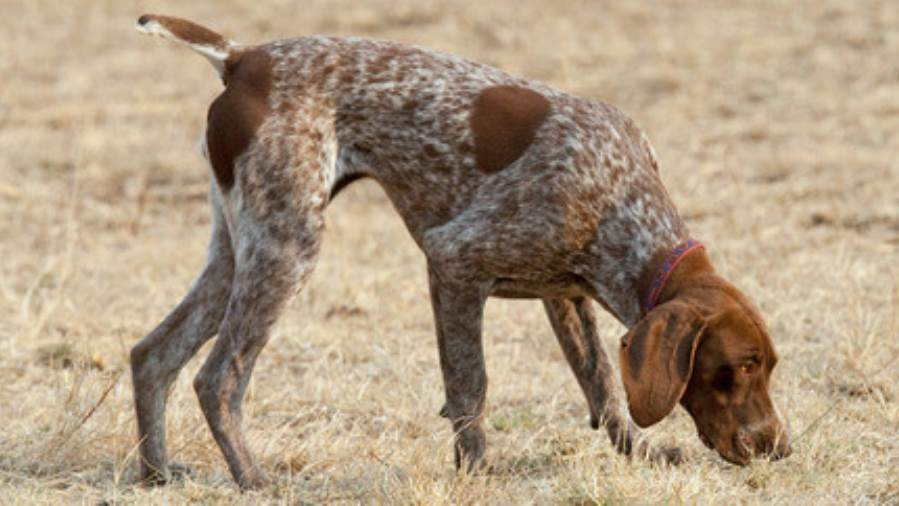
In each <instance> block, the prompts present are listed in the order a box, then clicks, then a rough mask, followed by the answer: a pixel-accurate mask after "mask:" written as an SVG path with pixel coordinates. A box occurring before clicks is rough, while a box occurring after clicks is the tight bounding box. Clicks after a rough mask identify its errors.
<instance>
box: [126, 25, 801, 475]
mask: <svg viewBox="0 0 899 506" xmlns="http://www.w3.org/2000/svg"><path fill="white" fill-rule="evenodd" d="M137 28H138V29H139V30H140V31H141V32H145V33H148V34H155V35H159V36H162V37H164V38H167V39H171V40H174V41H177V42H180V43H183V44H185V45H187V46H188V47H189V48H191V49H193V50H195V51H197V52H198V53H200V54H201V55H203V56H204V57H206V59H207V60H209V61H210V62H211V63H212V65H213V66H214V67H215V69H216V70H217V71H218V75H219V77H220V78H221V80H222V82H223V84H224V91H222V93H221V94H220V95H219V96H218V97H217V98H216V99H215V100H214V101H213V102H212V105H211V106H210V107H209V111H208V118H207V129H206V135H205V139H204V147H203V150H204V154H205V156H206V158H207V159H208V161H209V165H210V167H211V170H212V184H211V190H210V202H211V206H212V211H213V223H212V238H211V241H210V246H209V253H208V260H207V263H206V265H205V267H204V269H203V271H202V273H201V274H200V275H199V277H198V278H197V280H196V282H195V283H194V285H193V287H192V288H191V289H190V291H189V293H188V294H187V296H186V297H185V298H184V299H183V300H182V301H181V302H180V303H179V304H178V305H177V307H176V308H175V309H174V310H173V311H172V312H171V313H170V314H169V315H168V316H167V317H166V318H165V320H164V321H163V322H162V323H161V324H159V326H158V327H157V328H156V329H155V330H153V331H152V332H151V333H150V334H149V335H147V336H146V337H144V338H143V339H142V340H141V341H140V342H139V343H137V345H135V346H134V348H133V349H132V350H131V367H132V376H133V382H134V399H135V406H136V411H137V421H138V430H139V436H140V457H141V458H140V461H141V476H142V480H143V481H144V482H146V483H148V484H160V483H165V482H167V481H169V480H170V479H171V477H172V473H171V469H170V465H169V463H168V461H167V457H166V450H165V421H164V417H165V406H166V396H167V392H168V390H169V388H170V386H171V384H172V382H173V380H174V379H175V377H176V376H177V374H178V372H179V371H180V370H181V368H182V367H183V366H184V364H185V363H186V362H187V361H188V360H189V359H190V358H191V357H192V356H193V355H194V354H195V353H196V352H197V350H198V349H199V348H200V346H201V345H202V344H203V343H204V342H206V341H207V340H208V339H210V338H211V337H212V336H213V335H216V334H217V335H218V338H217V340H216V342H215V345H214V347H213V349H212V351H211V353H210V355H209V357H208V358H207V359H206V362H205V364H204V365H203V367H202V368H201V370H200V372H199V373H198V375H197V377H196V379H195V381H194V388H195V390H196V392H197V396H198V398H199V402H200V406H201V408H202V410H203V413H204V415H205V417H206V420H207V421H208V424H209V428H210V429H211V431H212V434H213V436H214V438H215V441H216V443H217V444H218V446H219V447H220V449H221V451H222V453H223V454H224V457H225V460H226V461H227V463H228V466H229V468H230V471H231V474H232V475H233V477H234V479H235V481H236V482H237V483H238V484H239V486H240V487H241V488H243V489H250V488H258V487H262V486H265V485H266V483H268V480H267V477H266V475H265V473H264V472H263V470H262V469H260V467H259V466H258V465H257V464H256V463H255V460H254V459H253V457H252V455H251V453H250V451H249V448H248V446H247V442H246V440H245V439H244V436H243V434H242V432H241V404H242V400H243V397H244V392H245V390H246V386H247V383H248V381H249V379H250V375H251V373H252V371H253V366H254V364H255V362H256V358H257V357H258V355H259V353H260V351H261V350H262V348H263V346H264V345H265V344H266V342H267V341H268V337H269V331H270V328H271V326H272V325H273V324H274V323H275V321H276V319H277V317H278V315H279V313H280V312H281V311H282V310H283V308H284V306H285V304H286V303H287V301H288V300H289V299H290V298H291V296H293V295H294V294H295V293H296V292H298V291H299V290H300V289H301V287H302V286H303V284H304V283H305V282H306V280H307V279H308V277H309V275H310V274H311V273H312V270H313V267H314V265H315V261H316V257H317V255H318V251H319V246H320V243H321V236H322V231H323V228H324V226H323V225H324V219H323V213H324V210H325V208H326V206H327V205H328V203H329V202H331V201H332V200H333V199H334V197H335V196H336V195H337V193H338V192H339V191H340V190H341V189H342V188H344V187H345V186H346V185H347V184H350V183H351V182H353V181H355V180H357V179H359V178H372V179H375V180H376V181H377V182H378V183H379V184H380V185H381V186H382V187H383V188H384V190H385V192H386V194H387V195H388V197H389V198H390V200H391V202H392V203H393V205H394V207H395V208H396V210H397V211H398V212H399V214H400V216H401V217H402V219H403V221H404V223H405V225H406V227H407V228H408V230H409V233H410V234H411V236H412V238H413V240H414V241H415V242H416V243H417V244H418V246H419V247H420V248H421V250H422V251H423V252H424V254H425V256H426V258H427V265H428V281H429V287H430V293H431V303H432V307H433V311H434V319H435V326H436V332H437V338H438V348H439V356H440V366H441V369H442V372H443V379H444V387H445V394H446V403H445V404H444V405H443V408H442V409H441V410H440V414H441V415H442V416H444V417H446V418H448V419H449V420H450V422H451V423H452V427H453V429H454V431H455V443H454V449H455V464H456V467H457V468H462V469H463V470H467V471H472V470H475V469H476V468H477V467H479V466H480V464H481V463H482V462H483V460H482V456H483V454H484V451H485V447H486V438H485V432H484V429H483V427H482V425H483V423H482V417H483V411H484V402H485V393H486V389H487V374H486V371H485V367H484V356H483V348H482V341H481V322H482V317H483V308H484V303H485V301H486V299H487V298H488V297H491V296H494V297H508V298H539V299H542V300H543V303H544V306H545V309H546V312H547V314H548V316H549V320H550V323H551V325H552V328H553V330H554V332H555V334H556V337H557V338H558V341H559V343H560V345H561V348H562V350H563V352H564V355H565V357H566V359H567V361H568V362H569V364H570V365H571V368H572V369H573V371H574V374H575V377H576V378H577V381H578V383H579V384H580V387H581V388H582V390H583V392H584V394H585V396H586V399H587V404H588V408H589V413H590V423H591V426H592V427H593V428H595V429H598V428H599V427H600V425H602V426H604V427H605V430H606V431H607V432H608V435H609V437H610V439H611V441H612V444H613V445H614V446H615V448H616V449H617V450H618V451H619V452H620V453H622V454H627V455H630V454H636V453H638V454H640V455H643V456H646V457H648V458H649V459H652V460H656V461H664V462H679V461H680V460H681V459H682V455H681V452H680V450H679V449H677V448H663V449H659V448H651V447H649V446H648V445H646V444H645V443H644V442H643V441H642V440H641V439H639V438H638V434H639V432H638V431H639V429H638V427H637V426H640V427H647V426H650V425H652V424H655V423H657V422H659V421H660V420H661V419H663V418H664V417H665V416H667V415H668V414H669V413H670V412H671V411H672V410H673V409H674V408H675V406H676V405H677V404H678V403H680V404H681V405H682V406H683V407H684V408H685V409H686V410H687V412H688V413H689V414H690V415H691V416H692V418H693V420H694V421H695V425H696V428H697V431H698V434H699V437H700V439H701V440H702V441H703V442H704V443H705V444H706V445H707V446H708V447H709V448H713V449H714V450H716V451H717V452H718V453H719V454H720V455H721V456H722V457H723V458H724V459H726V460H727V461H729V462H732V463H735V464H740V465H743V464H746V463H747V462H749V461H750V459H751V458H752V457H754V456H768V457H770V458H772V459H777V458H782V457H785V456H787V455H789V454H790V452H791V449H790V443H789V435H788V433H787V430H786V428H785V425H784V423H783V422H782V421H781V418H780V416H779V414H778V412H777V410H776V408H775V406H774V404H773V402H772V401H771V397H770V395H769V380H770V376H771V372H772V370H773V368H774V366H775V364H776V363H777V354H776V353H775V350H774V346H773V343H772V341H771V338H770V336H769V332H768V330H767V328H766V326H765V324H764V322H763V320H762V318H761V317H760V315H759V312H758V310H757V309H756V308H755V307H754V306H753V305H752V303H750V302H749V300H748V299H747V298H746V297H745V296H744V295H742V294H741V292H740V291H739V290H737V289H736V288H735V287H734V286H733V285H731V284H730V283H728V282H727V281H725V280H724V279H723V278H722V277H721V276H720V275H718V274H717V273H716V271H715V270H714V268H713V267H712V264H711V262H710V261H709V257H708V255H707V253H706V252H705V250H704V248H703V246H702V245H701V244H700V243H699V242H697V241H695V240H694V239H692V238H690V236H689V233H688V231H687V227H686V226H685V225H684V222H683V220H682V219H681V217H680V216H679V215H678V212H677V210H676V209H675V206H674V205H673V203H672V201H671V198H670V196H669V195H668V193H667V192H666V190H665V188H664V187H663V185H662V181H661V179H660V176H659V169H658V160H657V157H656V154H655V153H654V151H653V149H652V147H651V146H650V143H649V141H648V140H647V138H646V136H645V135H644V134H643V133H642V131H641V130H640V129H639V128H638V127H637V126H636V125H635V124H634V122H633V121H632V120H631V119H630V118H628V117H627V116H626V115H624V114H623V113H622V112H621V111H619V110H618V109H616V108H614V107H612V106H610V105H607V104H605V103H602V102H598V101H592V100H586V99H582V98H578V97H575V96H572V95H569V94H566V93H563V92H560V91H557V90H555V89H553V88H551V87H549V86H546V85H544V84H541V83H537V82H533V81H529V80H525V79H522V78H517V77H513V76H510V75H507V74H505V73H503V72H502V71H499V70H497V69H494V68H492V67H489V66H486V65H481V64H478V63H474V62H471V61H467V60H465V59H462V58H458V57H455V56H451V55H446V54H442V53H437V52H433V51H428V50H426V49H421V48H418V47H413V46H408V45H402V44H396V43H391V42H380V41H373V40H368V39H363V38H338V37H323V36H313V37H302V38H296V39H290V40H282V41H277V42H272V43H269V44H263V45H241V44H237V43H235V42H233V41H230V40H228V39H226V38H224V37H223V36H221V35H219V34H218V33H216V32H214V31H212V30H209V29H208V28H205V27H202V26H199V25H197V24H195V23H192V22H189V21H186V20H182V19H178V18H173V17H167V16H160V15H144V16H141V17H140V19H139V20H138V23H137ZM592 301H596V302H598V303H599V304H600V305H601V306H602V307H603V308H604V309H606V310H607V311H608V312H609V313H611V314H612V315H613V316H614V317H615V318H617V319H618V320H619V321H620V322H621V323H622V324H624V325H625V326H627V327H628V328H629V330H628V332H627V333H626V334H625V335H624V337H623V338H622V340H621V348H620V350H619V362H620V369H621V380H622V383H623V387H624V391H625V393H626V403H625V402H623V401H622V400H621V396H620V394H618V393H617V391H616V389H617V388H620V387H617V386H616V378H615V374H614V370H613V366H612V363H611V360H610V358H609V356H608V354H607V353H606V351H605V350H604V349H603V346H602V344H601V341H600V338H599V336H598V333H597V325H596V316H595V313H594V309H593V304H592ZM625 405H626V406H627V409H625ZM628 412H629V414H628Z"/></svg>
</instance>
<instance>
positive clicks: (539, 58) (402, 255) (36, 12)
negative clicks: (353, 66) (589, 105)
mask: <svg viewBox="0 0 899 506" xmlns="http://www.w3.org/2000/svg"><path fill="white" fill-rule="evenodd" d="M144 12H155V13H162V14H169V15H176V16H181V17H185V18H188V19H191V20H193V21H197V22H199V23H201V24H204V25H206V26H209V27H210V28H213V29H215V30H216V31H219V32H221V33H223V34H226V35H227V36H229V37H231V38H233V39H235V40H238V41H241V42H246V43H254V42H264V41H269V40H273V39H277V38H283V37H290V36H298V35H307V34H318V33H323V34H336V35H361V36H368V37H375V38H382V39H392V40H399V41H404V42H409V43H414V44H418V45H422V46H427V47H429V48H432V49H436V50H440V51H445V52H451V53H455V54H459V55H462V56H464V57H467V58H470V59H473V60H476V61H479V62H484V63H488V64H491V65H494V66H497V67H499V68H502V69H504V70H506V71H508V72H511V73H514V74H518V75H522V76H526V77H528V78H532V79H536V80H541V81H545V82H547V83H549V84H551V85H553V86H555V87H557V88H560V89H562V90H565V91H568V92H571V93H574V94H577V95H581V96H584V97H589V98H593V99H596V100H602V101H606V102H609V103H612V104H614V105H616V106H618V107H619V108H621V109H623V110H624V111H625V112H627V113H628V114H630V115H631V116H632V117H633V118H634V119H635V120H636V121H637V123H638V124H639V125H640V126H641V127H642V128H643V129H644V130H645V131H646V133H647V135H648V136H649V138H650V139H651V141H652V143H653V145H654V147H655V149H656V151H657V153H658V155H659V158H660V161H661V164H660V165H661V173H662V177H663V180H664V181H665V183H666V185H667V187H668V189H669V192H670V193H671V194H672V196H673V197H674V200H675V202H676V203H677V204H678V206H679V209H680V210H681V213H682V214H683V216H684V217H685V219H686V221H687V223H688V225H689V227H690V229H691V231H692V233H693V235H694V236H695V237H698V238H700V239H702V240H703V241H704V242H705V243H706V244H707V245H708V249H709V251H710V253H711V255H712V258H713V261H714V262H715V264H716V265H717V267H718V269H719V270H720V271H721V272H722V273H723V274H724V275H725V277H728V278H729V279H730V280H731V281H733V282H734V283H735V284H737V285H738V286H740V287H741V288H743V289H744V290H745V291H746V292H747V293H748V294H749V295H750V296H751V297H752V298H753V299H754V300H755V301H756V302H757V303H758V304H759V306H760V307H761V309H762V312H763V313H764V314H765V316H766V318H767V320H768V324H769V326H770V328H771V330H772V333H773V335H774V338H775V342H776V345H777V348H778V351H779V353H780V355H781V357H782V360H781V362H780V365H779V366H778V369H777V371H776V372H775V381H776V383H775V391H774V395H775V398H776V399H777V402H778V403H779V405H780V406H781V410H782V411H783V412H784V413H785V415H786V416H787V418H789V419H790V421H791V423H792V426H793V431H794V435H801V437H800V438H799V439H798V440H797V441H796V444H795V445H794V449H795V453H794V456H793V457H791V458H790V459H788V460H786V461H784V462H780V463H777V464H770V463H758V464H755V465H753V466H751V467H749V468H745V469H736V468H733V467H730V466H728V465H726V464H723V463H722V462H721V461H720V460H719V459H717V457H715V456H714V455H713V454H711V453H710V452H707V451H705V449H704V448H703V447H702V445H701V444H700V443H699V441H698V439H697V438H696V437H695V432H694V430H693V428H692V422H691V421H690V420H689V417H688V416H687V415H686V414H685V413H684V412H682V411H678V412H676V413H675V414H674V415H673V416H672V417H671V418H670V419H669V420H666V421H665V422H663V423H662V424H660V425H659V426H657V427H655V428H653V430H652V431H651V436H652V437H653V438H655V439H656V440H658V441H662V442H668V443H674V442H676V443H678V444H681V445H682V446H683V447H684V448H685V449H686V450H687V451H688V452H689V453H690V454H691V456H692V458H691V460H690V461H689V462H688V463H687V464H685V465H684V466H681V467H679V468H677V469H656V468H650V467H649V466H646V465H641V464H636V463H628V462H627V461H626V460H625V459H622V458H620V457H618V456H616V455H614V452H613V451H612V450H611V447H610V445H609V444H608V442H607V440H606V437H605V435H604V434H602V433H595V432H592V431H589V430H588V428H587V410H586V405H585V403H584V401H583V399H582V396H581V394H580V392H579V390H578V389H577V386H576V384H575V382H574V380H573V377H572V375H571V373H570V371H569V370H568V369H567V365H566V364H565V362H564V359H563V357H562V355H561V352H560V351H559V349H558V346H557V344H556V343H555V340H554V339H553V337H552V333H551V331H550V329H549V325H548V324H547V322H546V319H545V317H544V316H543V315H542V310H541V308H540V305H539V304H538V303H536V302H510V301H491V302H490V304H489V305H488V310H487V315H486V322H485V340H486V347H487V358H488V373H489V374H490V378H491V387H490V392H489V397H488V403H489V408H488V427H489V433H488V437H489V439H490V444H491V446H490V450H489V453H488V455H489V458H490V460H491V462H492V465H493V468H492V471H491V472H490V473H488V474H487V475H486V476H481V477H474V478H457V477H455V475H454V474H453V473H452V445H451V440H452V434H451V433H450V431H449V428H448V424H446V423H445V421H444V420H443V419H440V418H438V417H437V415H436V414H437V411H438V409H439V408H440V406H441V404H442V401H443V391H442V385H441V383H440V375H439V368H438V366H437V360H436V359H437V352H436V348H435V345H434V337H433V327H432V322H431V313H430V308H429V305H428V296H427V283H426V279H425V266H424V258H423V255H421V253H420V252H419V251H418V250H417V249H416V248H415V246H414V244H413V243H412V241H411V240H409V238H408V234H407V233H406V232H405V230H404V228H403V226H402V224H401V222H400V220H399V218H398V217H397V216H396V215H395V213H394V212H393V210H392V208H391V206H390V204H389V202H388V201H387V200H386V198H385V197H384V194H383V192H382V191H381V189H380V188H379V187H378V186H377V185H376V184H375V183H373V182H369V181H365V182H360V183H358V184H355V185H353V186H352V187H351V188H349V189H348V190H347V191H346V192H345V193H344V194H342V195H341V196H340V198H338V199H337V200H336V202H335V205H334V206H332V207H331V209H329V211H328V228H329V231H328V233H327V241H326V244H325V246H324V249H323V252H322V257H321V261H320V263H319V267H318V270H317V273H316V275H315V276H314V278H313V281H312V282H311V283H310V285H309V286H308V287H307V288H306V289H305V290H304V291H303V293H302V294H301V295H300V296H298V297H297V299H296V300H295V301H294V303H293V304H292V305H291V308H290V310H289V311H288V312H287V314H285V316H284V318H283V319H282V321H281V323H279V325H278V327H277V329H276V332H275V334H276V335H275V336H274V337H273V339H272V341H271V343H270V344H269V346H268V348H267V349H266V351H265V352H264V353H263V355H262V358H261V359H260V362H259V365H258V367H257V373H256V376H255V377H254V380H253V385H252V386H251V389H250V394H249V398H248V401H247V407H246V408H245V409H246V414H245V426H246V427H247V431H248V435H249V438H250V441H251V446H252V447H253V448H254V449H255V451H256V452H257V456H258V457H259V459H260V461H261V463H262V465H263V466H264V467H265V468H266V470H267V471H268V472H269V473H270V474H272V475H273V476H274V477H275V478H276V483H275V485H274V486H273V487H272V489H270V490H266V491H263V492H261V493H259V494H257V495H253V496H250V497H251V498H248V496H235V495H234V494H235V492H236V489H235V488H234V486H233V484H231V482H230V478H229V476H228V474H227V470H226V467H225V465H224V461H223V459H222V458H221V457H220V455H219V453H218V450H217V448H216V447H215V445H214V443H213V442H212V439H211V437H210V436H209V434H208V430H207V429H206V428H205V422H204V421H203V419H202V415H201V414H200V412H199V409H198V407H197V405H196V402H195V398H194V394H193V391H192V389H191V386H190V381H191V378H192V376H193V374H194V373H195V371H196V370H197V368H198V367H199V365H200V364H201V363H202V360H201V359H195V360H194V361H193V362H191V364H190V365H189V366H188V368H187V369H186V370H185V372H184V373H182V375H181V377H180V378H179V380H178V382H177V383H176V385H175V387H174V389H173V391H172V396H171V400H170V407H169V451H170V455H171V456H172V457H173V458H175V459H177V460H180V461H184V462H186V463H189V464H190V465H191V466H193V467H194V469H195V473H194V475H193V477H191V478H188V479H187V480H185V481H184V482H183V483H180V484H176V485H174V486H173V487H169V488H167V489H164V490H156V491H147V490H143V489H140V488H139V487H136V486H134V482H133V480H134V477H135V470H136V462H135V444H136V440H135V437H136V436H135V432H136V430H135V426H134V425H135V422H134V416H133V407H132V400H131V391H130V388H131V387H130V377H129V373H128V365H127V357H128V355H127V352H128V349H129V348H130V347H131V346H132V345H133V344H134V343H135V342H136V341H137V339H139V338H140V337H141V336H142V335H144V334H145V333H147V332H148V331H149V330H151V329H152V328H153V326H155V324H156V323H157V322H158V321H159V320H161V319H162V317H163V316H165V314H166V312H167V311H168V310H169V309H170V308H171V307H173V306H174V304H175V303H177V302H178V300H180V297H181V296H182V295H183V294H184V293H185V292H186V290H187V288H188V286H189V284H190V282H191V280H192V278H193V276H194V275H195V274H196V273H197V272H198V271H199V269H200V267H201V266H202V264H203V260H204V255H205V246H206V242H207V235H208V231H209V221H210V219H209V212H208V206H207V204H206V191H207V188H208V182H209V170H208V168H207V167H206V166H205V163H204V162H203V160H202V158H201V156H200V155H199V150H198V140H199V139H200V138H201V136H202V134H203V131H204V119H205V114H206V108H207V107H208V104H209V103H210V102H211V100H212V99H213V98H214V97H215V96H216V95H217V94H218V93H219V91H220V89H221V85H220V83H219V81H218V79H217V78H216V76H215V73H214V71H213V70H212V69H211V68H210V67H209V65H208V64H207V63H206V62H204V61H203V60H202V59H201V58H198V57H197V56H196V55H195V54H192V53H190V52H189V51H186V50H183V49H181V48H178V47H176V46H174V45H172V44H168V43H163V42H161V41H160V40H159V39H149V38H146V37H141V36H139V35H138V34H137V33H136V32H135V31H134V29H133V25H134V22H135V20H136V19H137V17H138V16H139V15H140V14H142V13H144ZM897 62H899V4H897V3H896V2H894V1H890V0H884V1H877V0H860V1H837V0H823V1H805V0H798V1H793V2H786V1H778V0H757V1H750V0H740V1H733V2H720V1H717V0H674V1H651V2H624V1H611V0H605V1H600V0H594V1H574V0H565V1H557V2H551V3H548V2H543V1H537V0H519V1H514V2H513V1H497V2H478V1H473V0H461V1H455V2H450V1H433V2H420V1H388V0H383V1H355V2H352V1H345V0H338V1H325V0H307V1H303V2H296V1H274V0H273V1H249V0H222V1H216V2H202V3H201V2H191V3H186V2H178V1H174V0H173V1H158V2H157V1H153V2H151V1H137V2H122V1H113V0H90V1H89V0H76V1H70V2H50V1H46V0H34V1H25V0H3V1H2V2H0V75H2V76H3V77H2V81H0V424H2V426H3V427H4V429H3V430H2V431H0V502H2V503H21V502H50V503H55V502H60V501H70V502H79V501H93V500H96V501H101V500H102V501H126V502H132V501H133V502H149V503H152V502H158V501H172V502H190V501H201V502H219V501H236V502H241V501H250V500H262V501H271V502H296V501H312V502H331V501H337V500H348V501H365V502H423V503H443V502H445V503H460V502H463V503H464V502H505V503H520V502H538V503H546V502H567V503H570V504H587V503H591V502H601V503H603V502H638V503H642V502H658V501H664V502H680V501H684V502H720V501H724V500H727V501H728V502H729V501H731V500H734V498H737V500H740V501H742V502H750V503H751V502H767V501H778V502H781V501H782V502H785V501H791V502H794V503H805V502H810V501H817V500H820V499H821V498H825V499H828V500H829V501H830V502H839V503H846V502H867V503H890V502H893V503H895V502H896V501H899V483H897V476H899V441H897V438H896V434H897V433H899V401H897V395H899V387H897V377H899V363H897V360H896V357H897V356H899V339H897V337H899V268H897V266H899V164H897V162H896V157H897V155H899V63H897ZM601 326H602V330H603V335H604V336H606V338H607V340H606V344H607V346H609V347H613V346H614V343H615V342H617V339H618V337H619V336H620V335H621V334H622V333H623V332H624V329H623V328H622V327H621V326H620V325H619V324H618V323H617V322H615V321H614V320H613V319H612V318H611V317H609V316H607V315H605V314H604V315H603V316H602V321H601ZM612 349H613V350H614V348H612ZM203 353H204V352H201V355H202V354H203ZM241 497H243V498H241ZM253 497H254V498H255V499H253Z"/></svg>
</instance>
